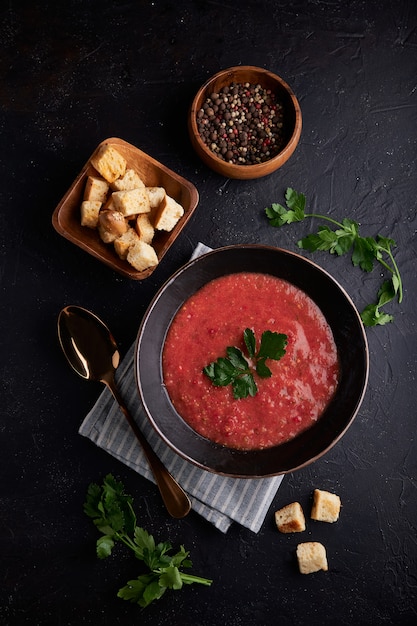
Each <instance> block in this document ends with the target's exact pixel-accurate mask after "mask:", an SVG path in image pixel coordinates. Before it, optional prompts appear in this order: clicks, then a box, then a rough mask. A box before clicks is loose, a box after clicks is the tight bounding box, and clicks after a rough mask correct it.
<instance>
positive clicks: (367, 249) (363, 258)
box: [265, 187, 403, 326]
mask: <svg viewBox="0 0 417 626" xmlns="http://www.w3.org/2000/svg"><path fill="white" fill-rule="evenodd" d="M285 200H286V206H282V205H281V204H277V203H273V204H272V206H271V207H268V208H266V209H265V212H266V215H267V217H268V219H269V223H270V224H271V226H276V227H280V226H283V225H284V224H292V223H293V222H302V221H303V220H304V219H306V218H309V217H311V218H313V217H315V218H319V219H321V220H326V221H327V222H329V223H331V224H333V226H335V227H336V228H335V229H334V230H332V229H331V228H330V227H329V226H321V227H320V228H319V229H318V231H317V233H312V234H310V235H308V236H307V237H304V238H303V239H301V240H300V241H298V247H299V248H302V249H304V250H308V251H309V252H315V251H316V250H327V251H329V252H330V253H331V254H336V255H338V256H341V255H343V254H346V253H347V252H349V251H350V250H352V257H351V258H352V263H353V265H354V266H355V267H357V266H359V267H360V268H361V269H362V270H364V271H365V272H370V271H371V270H372V269H373V267H374V263H375V262H378V263H379V264H380V265H381V266H382V267H383V268H384V269H385V270H387V271H388V272H389V273H390V274H391V276H390V278H389V279H388V280H385V281H384V282H383V283H382V285H381V287H380V289H379V291H378V294H377V300H376V302H374V303H372V304H368V306H366V307H365V309H364V310H363V311H362V313H361V318H362V321H363V323H364V324H365V326H376V325H378V324H379V325H383V324H387V323H389V322H392V320H393V319H394V318H393V316H392V315H389V314H388V313H385V312H384V311H382V307H383V306H385V305H386V304H388V302H391V301H392V300H394V299H395V298H397V299H398V302H399V303H401V302H402V299H403V285H402V280H401V275H400V271H399V269H398V266H397V263H396V262H395V259H394V256H393V253H392V248H393V247H395V246H396V243H395V241H394V240H393V239H389V238H387V237H382V236H381V235H377V237H376V238H374V237H361V236H360V234H359V225H358V223H357V222H354V221H353V220H351V219H347V218H345V219H344V220H342V221H341V222H338V221H337V220H335V219H333V218H332V217H329V216H328V215H320V214H318V213H306V212H305V206H306V197H305V195H304V194H302V193H298V192H297V191H295V190H294V189H291V188H290V187H289V188H288V189H287V190H286V193H285Z"/></svg>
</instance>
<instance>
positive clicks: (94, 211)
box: [81, 200, 101, 228]
mask: <svg viewBox="0 0 417 626" xmlns="http://www.w3.org/2000/svg"><path fill="white" fill-rule="evenodd" d="M100 209H101V202H99V201H97V200H84V201H83V202H81V226H87V227H88V228H97V224H98V216H99V213H100Z"/></svg>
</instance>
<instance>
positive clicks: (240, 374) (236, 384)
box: [203, 328, 287, 400]
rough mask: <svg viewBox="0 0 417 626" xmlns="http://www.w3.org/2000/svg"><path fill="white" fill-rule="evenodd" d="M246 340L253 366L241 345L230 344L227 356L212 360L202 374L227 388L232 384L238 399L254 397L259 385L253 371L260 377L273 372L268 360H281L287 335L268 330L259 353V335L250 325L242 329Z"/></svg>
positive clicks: (235, 396)
mask: <svg viewBox="0 0 417 626" xmlns="http://www.w3.org/2000/svg"><path fill="white" fill-rule="evenodd" d="M243 340H244V343H245V346H246V350H247V352H248V356H249V359H251V360H252V361H253V362H254V364H253V365H252V364H251V363H250V362H249V361H248V360H247V359H246V358H245V356H244V355H243V353H242V351H241V350H239V348H236V347H233V346H229V347H228V348H226V354H227V358H224V357H219V358H218V359H217V361H213V362H212V363H209V365H207V366H206V367H204V368H203V373H204V374H205V375H206V376H207V377H208V378H209V379H210V380H211V382H212V383H213V385H216V386H218V387H219V386H220V387H226V386H227V385H230V384H231V385H232V391H233V397H234V398H235V399H236V400H241V399H243V398H247V397H248V396H255V395H256V394H257V392H258V387H257V384H256V381H255V378H254V376H253V374H254V372H256V373H257V374H258V376H259V377H260V378H268V377H269V376H271V375H272V372H271V370H270V369H269V367H268V366H267V365H266V364H265V361H266V359H274V360H275V361H278V360H279V359H281V358H282V357H283V356H284V354H285V346H286V345H287V335H284V334H281V333H276V332H272V331H270V330H266V331H264V332H263V333H262V336H261V343H260V347H259V351H258V352H256V338H255V334H254V332H253V330H252V329H251V328H246V329H245V330H244V332H243Z"/></svg>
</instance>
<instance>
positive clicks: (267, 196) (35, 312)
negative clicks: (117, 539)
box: [0, 0, 417, 626]
mask: <svg viewBox="0 0 417 626" xmlns="http://www.w3.org/2000/svg"><path fill="white" fill-rule="evenodd" d="M0 46H1V50H0V76H1V88H0V132H1V148H0V150H1V152H0V174H1V186H0V220H1V222H0V225H1V228H0V236H1V240H0V241H1V260H0V287H1V299H0V310H1V338H0V341H1V361H0V378H1V383H2V392H1V394H2V396H1V397H2V402H1V418H0V436H1V443H0V445H1V470H0V481H1V488H0V542H1V544H0V623H1V624H4V625H9V624H10V625H20V624H30V625H32V626H33V625H48V626H49V625H50V626H59V625H78V624H88V625H90V624H91V625H96V624H103V625H112V626H113V625H115V624H128V623H140V624H143V625H145V626H146V625H147V624H152V625H155V624H157V625H160V626H163V625H168V624H170V625H175V626H176V625H180V624H182V625H188V624H190V625H191V624H192V625H193V626H217V625H220V624H227V625H228V626H246V625H253V624H255V625H257V624H260V625H265V626H269V625H272V624H285V625H287V624H288V625H290V624H309V625H310V626H312V625H316V624H334V623H340V624H355V623H357V624H372V625H373V624H375V625H380V624H414V623H416V621H417V489H416V487H417V446H416V441H415V433H416V414H417V409H416V382H415V376H416V352H417V341H416V307H415V283H416V269H415V268H416V256H417V254H416V228H417V218H416V196H417V179H416V154H417V143H416V137H417V132H416V127H417V5H416V3H415V2H414V0H382V1H378V2H377V1H375V0H368V1H365V0H363V1H361V0H352V1H347V2H346V1H343V2H342V1H339V0H331V1H321V0H310V1H304V2H303V1H301V0H298V1H297V0H295V1H293V2H286V1H283V0H282V1H280V0H277V1H274V0H256V1H246V2H232V1H228V0H226V1H225V2H214V1H208V0H197V1H195V2H191V1H189V0H185V1H184V0H182V1H181V2H175V1H174V0H172V1H171V2H170V1H166V0H154V1H153V2H150V1H141V2H131V1H125V2H117V1H110V0H100V2H98V1H97V0H92V1H90V2H85V1H82V0H68V2H66V3H60V2H58V3H55V2H51V1H49V0H46V1H45V2H33V1H31V0H21V1H20V2H13V1H10V2H2V3H1V8H0ZM239 64H244V65H245V64H249V65H260V66H263V67H266V68H267V69H269V70H271V71H275V72H276V73H278V74H279V75H281V76H282V77H283V78H284V79H285V80H286V81H287V82H288V83H289V84H290V85H291V87H292V88H293V90H294V91H295V93H296V94H297V96H298V98H299V101H300V104H301V108H302V112H303V121H304V127H303V133H302V137H301V142H300V144H299V147H298V149H297V151H296V152H295V154H294V156H293V157H292V158H291V160H290V161H289V162H288V163H287V164H286V165H285V166H284V167H283V168H282V169H281V170H279V171H278V172H276V173H275V174H273V175H271V176H270V177H268V178H264V179H259V180H255V181H246V182H239V181H234V180H226V179H224V178H222V177H220V176H219V175H217V174H215V173H214V172H212V171H210V170H208V169H207V168H206V167H205V166H204V165H203V164H202V163H201V162H200V161H199V160H198V159H197V157H196V156H195V155H194V154H193V152H192V149H191V147H190V143H189V140H188V136H187V131H186V113H187V108H188V106H189V104H190V101H191V99H192V97H193V94H194V93H195V91H196V90H197V89H198V87H199V86H200V85H201V84H202V83H203V82H204V81H205V80H206V79H207V78H208V77H209V76H210V75H211V74H213V73H215V72H216V71H218V70H219V69H222V68H224V67H229V66H232V65H239ZM110 136H118V137H121V138H123V139H125V140H127V141H129V142H131V143H133V144H135V145H137V146H138V147H139V148H141V149H142V150H144V151H147V152H149V153H150V154H151V155H152V156H153V157H155V158H156V159H158V160H161V161H162V162H163V163H165V164H166V165H167V166H169V167H171V168H172V169H174V170H175V171H177V172H178V173H180V174H182V175H183V176H184V177H186V178H188V179H190V180H191V181H192V182H193V183H194V184H195V185H196V187H197V188H198V190H199V193H200V203H199V206H198V209H197V211H196V212H195V214H194V216H193V218H192V220H191V222H190V223H189V225H188V226H187V228H186V229H185V231H183V233H182V235H181V236H180V238H179V240H178V241H177V242H176V244H175V246H174V247H173V248H171V250H170V251H169V253H168V254H167V255H166V257H165V258H164V261H163V263H161V265H160V267H159V268H158V269H157V270H156V271H155V272H154V274H153V275H152V277H151V278H149V279H147V280H146V281H144V282H141V283H140V282H139V283H138V282H135V281H129V280H128V279H125V278H122V277H120V276H119V275H116V274H113V273H112V272H111V271H110V270H109V269H107V268H106V267H104V266H102V265H101V264H100V263H99V262H98V261H96V260H95V259H93V258H92V257H90V256H88V255H86V254H85V253H84V252H83V251H81V250H80V249H78V248H77V247H75V246H73V245H72V244H71V243H69V242H67V241H66V240H64V239H62V238H60V237H59V236H58V235H57V234H56V232H55V231H54V230H53V228H52V226H51V215H52V212H53V210H54V208H55V206H56V204H57V203H58V201H59V200H60V199H61V197H62V195H63V194H64V192H65V191H66V189H67V188H68V187H69V185H70V184H71V182H72V180H73V179H74V177H75V176H76V174H77V172H78V171H79V170H80V168H81V167H82V166H83V165H84V163H85V161H86V160H87V159H88V157H89V156H90V154H91V153H92V151H93V150H94V148H95V147H96V145H97V144H98V143H99V142H100V141H102V140H103V139H105V138H106V137H110ZM288 186H292V187H294V188H295V189H297V190H299V191H303V192H304V193H306V195H307V198H308V202H309V206H310V208H312V209H317V210H320V211H322V212H325V213H329V214H331V215H332V216H334V217H335V218H343V217H351V218H353V219H356V220H357V221H358V222H360V223H361V228H362V232H363V234H365V235H376V234H377V233H378V232H380V233H381V234H383V235H385V236H390V237H392V238H394V239H395V240H396V242H397V244H398V246H397V248H396V250H395V255H396V259H397V262H398V264H399V266H400V269H401V272H402V274H403V278H404V284H405V297H404V303H403V304H402V305H401V306H398V305H397V304H395V303H394V304H392V306H390V307H389V309H390V311H391V312H392V313H393V314H394V315H395V320H394V323H392V324H390V325H388V326H385V327H380V328H376V329H369V330H368V331H367V335H368V340H369V347H370V358H371V371H370V378H369V386H368V390H367V393H366V396H365V400H364V403H363V405H362V408H361V410H360V413H359V415H358V417H357V418H356V420H355V422H354V424H353V426H352V427H351V429H350V430H349V432H348V433H347V434H346V435H345V437H344V438H343V439H342V441H341V442H340V443H339V444H338V445H337V446H336V447H335V448H334V449H333V450H332V451H331V452H330V453H328V454H327V455H326V456H325V457H324V458H323V459H321V460H320V461H318V462H316V463H315V464H313V465H311V466H309V467H308V468H306V469H304V470H302V471H299V472H296V473H294V474H292V475H289V476H287V477H285V479H284V481H283V484H282V486H281V488H280V490H279V492H278V494H277V496H276V498H275V500H274V503H273V505H272V507H271V510H270V512H269V513H268V515H267V517H266V520H265V523H264V525H263V527H262V529H261V531H260V532H259V534H257V535H255V534H253V533H251V532H250V531H247V530H244V529H242V528H241V527H239V526H237V525H234V526H233V527H232V528H231V530H230V531H229V532H228V534H227V535H222V534H221V533H219V532H218V531H217V530H215V529H214V528H213V527H212V526H211V525H210V524H208V523H206V522H205V521H203V520H202V519H201V518H199V517H198V516H197V515H196V514H193V513H192V514H191V515H190V516H189V517H187V518H186V519H184V520H182V521H174V520H172V519H170V518H168V517H167V515H166V513H165V511H164V509H163V506H162V504H161V501H160V497H159V495H158V493H157V492H156V490H155V488H154V486H153V485H151V484H150V483H148V482H147V481H146V480H144V479H143V478H141V477H139V476H137V475H135V474H133V472H132V471H130V470H129V469H127V468H126V467H124V466H123V465H122V464H120V463H117V462H116V461H115V460H113V459H112V458H110V456H109V455H107V454H106V453H105V452H102V451H100V450H98V449H96V448H95V447H94V446H93V445H92V444H91V443H90V442H89V441H87V440H84V439H83V438H81V437H80V436H79V435H78V434H77V429H78V426H79V424H80V423H81V420H82V418H83V416H84V415H85V413H86V412H87V411H88V410H89V408H90V407H91V406H92V404H93V403H94V401H95V399H96V398H97V396H98V394H99V392H100V390H101V387H100V385H95V384H93V383H86V382H84V381H82V380H81V379H79V378H77V377H76V376H75V374H73V373H72V372H71V370H70V369H69V367H68V365H67V363H66V362H65V361H64V358H63V356H62V354H61V352H60V348H59V345H58V342H57V336H56V319H57V315H58V313H59V311H60V309H61V308H62V307H63V306H65V305H67V304H80V305H82V306H85V307H87V308H91V309H92V310H94V311H95V312H96V313H97V314H98V315H100V316H101V317H102V318H103V319H104V320H105V321H106V322H107V323H108V325H109V326H110V327H111V329H112V331H113V333H114V334H115V336H116V337H117V339H118V341H119V344H120V348H121V352H122V353H124V352H125V351H126V350H127V349H128V347H129V345H130V344H131V342H132V341H133V340H134V339H135V336H136V332H137V329H138V326H139V322H140V319H141V316H142V315H143V313H144V311H145V310H146V307H147V305H148V303H149V302H150V300H151V298H152V297H153V295H154V294H155V292H156V291H157V289H158V288H159V286H160V285H161V284H162V283H163V282H164V280H165V279H166V278H168V277H169V275H170V274H171V273H172V272H173V271H174V270H176V269H177V268H178V267H179V266H180V265H182V264H183V263H184V262H185V261H186V260H188V258H189V256H190V254H191V252H192V250H193V248H194V246H195V245H196V243H197V242H198V241H203V242H204V243H206V244H208V245H210V246H213V247H215V246H221V245H226V244H238V243H246V242H249V243H257V242H260V243H265V244H272V245H277V246H280V247H285V248H288V249H290V250H296V242H297V240H298V239H299V238H300V236H303V235H304V234H307V232H310V231H311V229H312V228H313V227H314V226H315V225H314V224H309V223H303V224H298V225H294V226H290V227H286V228H282V229H280V230H277V229H273V228H271V227H270V226H269V225H268V223H267V221H266V219H265V216H264V212H263V211H264V208H265V207H266V206H267V205H269V204H271V202H274V201H282V199H283V193H284V191H285V189H286V187H288ZM314 259H315V261H316V262H318V263H319V264H320V265H322V266H323V267H324V268H326V269H327V270H329V271H330V272H331V273H332V275H333V276H334V277H335V278H336V279H337V280H339V281H340V283H341V284H342V285H343V286H344V287H345V288H346V289H347V291H348V292H349V293H350V295H351V296H352V298H353V299H354V301H355V303H356V304H357V306H358V308H359V309H362V308H363V306H364V305H365V304H366V303H367V302H368V301H369V300H372V299H373V298H374V294H375V291H376V289H377V288H378V286H379V283H380V280H381V276H380V273H379V271H375V272H374V273H372V274H369V275H363V274H362V273H361V272H360V271H359V270H358V269H354V268H353V267H352V266H351V265H350V262H349V259H348V258H334V257H331V256H330V255H328V254H327V253H317V254H316V255H314ZM110 471H111V472H113V473H114V474H115V475H116V476H117V477H118V478H120V479H121V480H123V482H124V483H125V485H126V487H127V489H128V491H129V492H130V493H132V495H133V496H134V498H135V501H136V504H137V507H138V510H139V512H138V514H139V520H140V522H141V523H142V525H143V526H145V527H147V528H148V530H150V531H151V532H153V533H154V534H155V535H156V536H157V537H158V538H159V539H161V540H165V539H170V540H171V541H172V542H173V543H174V544H176V545H178V544H179V543H184V544H185V546H186V548H187V549H189V550H190V551H191V557H192V560H193V562H194V569H193V571H194V572H195V573H197V574H201V575H204V576H208V577H212V578H213V579H214V584H213V586H212V587H211V588H210V589H208V588H203V587H201V588H200V587H196V586H195V587H187V588H186V589H184V590H183V591H181V592H178V593H170V594H168V593H167V594H166V596H165V597H164V599H163V600H162V601H161V602H159V603H156V604H155V605H154V606H151V607H149V608H148V609H146V610H145V611H141V610H140V609H139V608H138V607H135V606H134V605H130V604H129V603H126V602H122V601H121V600H119V599H117V598H116V592H117V590H118V588H119V587H120V586H121V585H122V584H124V583H125V581H126V580H127V579H128V578H130V577H133V576H135V575H137V573H138V571H137V563H136V562H135V561H134V559H132V558H130V555H129V556H128V555H125V553H124V552H122V551H120V552H119V553H117V554H116V555H115V556H114V557H112V558H110V559H108V560H106V561H103V562H101V561H98V560H97V559H96V557H95V548H94V544H95V539H96V532H95V529H94V528H93V526H92V524H91V522H90V520H88V519H87V518H86V517H85V515H84V514H83V511H82V503H83V501H84V496H85V492H86V489H87V486H88V484H89V483H90V482H91V481H100V480H101V478H102V477H103V476H104V475H105V474H106V473H108V472H110ZM315 487H320V488H323V489H328V490H330V491H335V492H336V493H338V494H339V495H340V496H341V499H342V502H343V509H342V513H341V517H340V520H339V522H338V523H337V524H336V525H326V524H322V525H320V524H315V525H313V524H312V523H309V524H308V529H307V532H306V533H305V534H303V536H302V540H309V539H311V540H313V539H316V540H319V541H323V542H324V543H325V545H326V547H327V550H328V556H329V565H330V570H329V572H327V573H324V572H321V573H318V574H315V575H311V576H302V575H300V574H299V573H298V571H297V565H296V560H295V554H294V553H295V546H296V544H297V542H298V541H299V540H300V537H298V536H284V535H279V534H278V533H277V531H276V529H275V527H274V521H273V511H274V510H275V509H276V508H278V507H280V506H283V505H284V504H287V503H288V502H290V501H292V500H294V499H297V500H299V501H300V502H301V503H302V504H303V506H305V508H306V510H307V511H308V509H309V506H310V499H311V493H312V490H313V489H314V488H315Z"/></svg>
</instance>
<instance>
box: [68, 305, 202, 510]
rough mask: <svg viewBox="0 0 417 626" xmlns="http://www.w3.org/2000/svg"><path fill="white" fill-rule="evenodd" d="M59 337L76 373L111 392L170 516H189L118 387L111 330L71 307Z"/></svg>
mask: <svg viewBox="0 0 417 626" xmlns="http://www.w3.org/2000/svg"><path fill="white" fill-rule="evenodd" d="M58 338H59V342H60V344H61V348H62V350H63V352H64V354H65V356H66V358H67V361H68V362H69V364H70V365H71V367H72V368H73V370H74V371H75V372H76V373H77V374H78V375H79V376H81V377H82V378H84V379H85V380H93V381H96V382H102V383H104V384H105V385H106V386H107V387H108V389H109V390H110V391H111V393H112V394H113V397H114V398H115V400H116V402H117V403H118V404H119V406H120V408H121V410H122V412H123V414H124V416H125V417H126V419H127V421H128V422H129V425H130V427H131V428H132V430H133V432H134V434H135V436H136V438H137V440H138V442H139V443H140V445H141V446H142V449H143V452H144V454H145V456H146V459H147V461H148V463H149V466H150V468H151V470H152V472H153V474H154V477H155V481H156V484H157V485H158V488H159V491H160V493H161V496H162V499H163V501H164V503H165V506H166V508H167V510H168V512H169V514H170V515H171V516H172V517H175V518H182V517H185V516H186V515H187V513H189V511H190V509H191V503H190V500H189V498H188V496H187V494H186V493H185V492H184V491H183V489H182V488H181V487H180V485H179V484H178V483H177V482H176V480H175V479H174V478H173V476H172V475H171V474H170V473H169V472H168V470H167V469H166V467H165V466H164V465H163V463H162V462H161V461H160V459H159V457H158V456H157V455H156V454H155V452H154V450H153V448H152V447H151V446H150V445H149V443H148V441H147V439H146V438H145V436H144V435H143V433H142V431H141V430H140V429H139V427H138V425H137V424H136V422H135V421H134V419H133V417H132V416H131V414H130V413H129V411H128V410H127V408H126V406H125V404H124V402H123V399H122V398H121V396H120V394H119V391H118V389H117V387H116V383H115V371H116V368H117V367H118V365H119V362H120V354H119V351H118V349H117V344H116V341H115V339H114V337H113V335H112V334H111V332H110V330H109V329H108V328H107V326H106V325H105V324H104V323H103V322H102V321H101V320H100V318H98V317H97V316H96V315H94V313H92V312H91V311H88V310H87V309H84V308H82V307H79V306H75V305H71V306H67V307H65V308H64V309H62V311H61V312H60V314H59V316H58Z"/></svg>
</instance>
